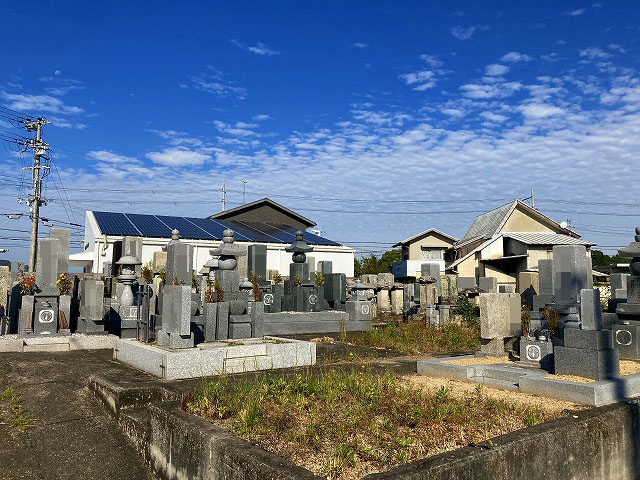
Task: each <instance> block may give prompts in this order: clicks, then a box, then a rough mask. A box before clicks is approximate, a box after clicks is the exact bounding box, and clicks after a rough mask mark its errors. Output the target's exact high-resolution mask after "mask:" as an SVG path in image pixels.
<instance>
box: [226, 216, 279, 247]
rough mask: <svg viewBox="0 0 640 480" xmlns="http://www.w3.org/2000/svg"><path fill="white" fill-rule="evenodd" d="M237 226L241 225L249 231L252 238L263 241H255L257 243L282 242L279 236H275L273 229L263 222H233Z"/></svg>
mask: <svg viewBox="0 0 640 480" xmlns="http://www.w3.org/2000/svg"><path fill="white" fill-rule="evenodd" d="M233 223H234V224H235V225H238V224H239V225H241V226H242V227H245V228H246V229H247V232H249V234H250V235H251V237H252V238H254V239H256V238H262V239H263V240H254V241H256V242H267V243H273V242H282V240H281V239H280V238H278V236H277V235H273V228H270V227H269V225H267V224H266V223H261V222H241V221H238V220H233Z"/></svg>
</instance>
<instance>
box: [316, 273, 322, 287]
mask: <svg viewBox="0 0 640 480" xmlns="http://www.w3.org/2000/svg"><path fill="white" fill-rule="evenodd" d="M316 286H318V287H323V286H324V275H323V274H322V272H317V273H316Z"/></svg>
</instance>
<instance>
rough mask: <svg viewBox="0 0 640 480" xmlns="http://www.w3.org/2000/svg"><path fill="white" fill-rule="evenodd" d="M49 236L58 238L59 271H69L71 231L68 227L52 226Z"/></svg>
mask: <svg viewBox="0 0 640 480" xmlns="http://www.w3.org/2000/svg"><path fill="white" fill-rule="evenodd" d="M49 237H50V238H55V239H57V240H58V273H64V272H68V271H69V251H70V243H71V231H70V230H69V229H68V228H52V229H51V230H49Z"/></svg>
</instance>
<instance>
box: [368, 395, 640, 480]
mask: <svg viewBox="0 0 640 480" xmlns="http://www.w3.org/2000/svg"><path fill="white" fill-rule="evenodd" d="M577 416H578V418H577V419H576V418H573V417H572V416H570V417H568V418H563V419H560V420H557V421H554V422H549V423H546V424H542V425H538V426H535V427H532V428H528V429H526V430H521V431H518V432H513V433H509V434H507V435H503V436H501V437H498V438H496V439H494V440H493V446H492V447H490V448H489V447H475V448H474V447H465V448H461V449H458V450H455V451H453V452H449V453H444V454H441V455H438V456H435V457H432V458H429V459H425V460H418V461H416V462H413V463H409V464H407V465H404V466H401V467H398V468H395V469H393V470H391V471H389V472H386V473H380V474H373V475H368V476H366V477H364V479H366V480H383V479H384V480H387V479H396V480H398V479H403V480H405V479H406V480H427V479H429V480H450V479H453V478H455V479H457V480H512V479H515V478H518V479H527V480H536V479H550V478H553V479H554V480H584V479H589V480H612V479H614V478H615V479H616V480H634V479H637V478H640V422H639V418H640V408H639V407H638V405H637V404H632V405H631V404H626V403H623V404H616V405H611V406H607V407H600V408H596V409H593V410H590V411H588V412H584V413H578V414H577Z"/></svg>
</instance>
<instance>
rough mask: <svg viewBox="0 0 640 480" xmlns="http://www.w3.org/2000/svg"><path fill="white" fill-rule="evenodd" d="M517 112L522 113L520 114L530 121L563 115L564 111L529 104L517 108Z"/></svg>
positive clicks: (553, 107) (542, 105)
mask: <svg viewBox="0 0 640 480" xmlns="http://www.w3.org/2000/svg"><path fill="white" fill-rule="evenodd" d="M518 110H520V112H522V114H523V115H524V116H525V117H526V118H532V119H537V118H545V117H552V116H555V115H562V114H564V113H565V111H564V110H563V109H561V108H558V107H556V106H554V105H547V104H543V103H531V104H529V105H522V106H520V107H518Z"/></svg>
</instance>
